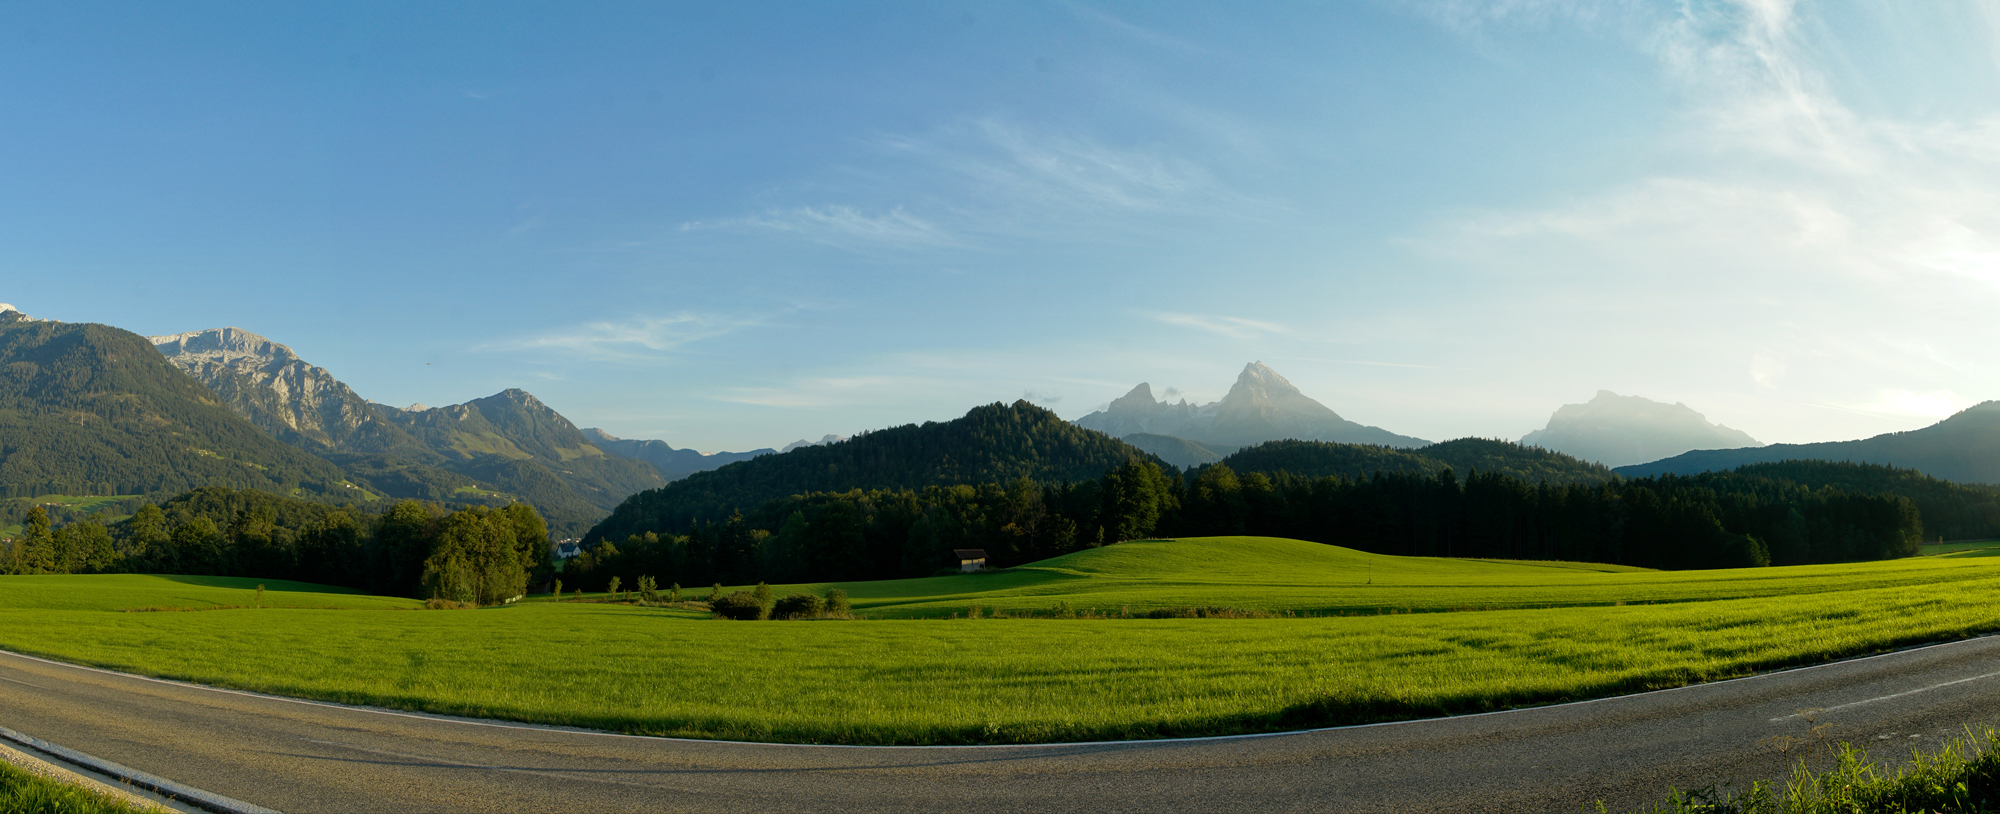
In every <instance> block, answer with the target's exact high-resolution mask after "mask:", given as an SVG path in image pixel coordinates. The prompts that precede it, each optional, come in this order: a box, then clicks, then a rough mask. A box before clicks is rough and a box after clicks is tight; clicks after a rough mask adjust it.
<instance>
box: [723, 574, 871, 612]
mask: <svg viewBox="0 0 2000 814" xmlns="http://www.w3.org/2000/svg"><path fill="white" fill-rule="evenodd" d="M718 593H719V591H718ZM708 606H709V609H710V610H711V611H713V612H714V614H715V618H717V619H736V620H742V621H747V620H752V619H827V618H834V619H845V618H848V617H850V616H852V615H853V611H854V607H853V605H852V603H850V602H849V600H848V598H847V592H846V591H843V590H841V589H839V588H834V589H832V590H830V591H827V592H826V596H825V597H821V596H819V595H818V594H810V593H798V594H787V595H786V596H785V597H784V598H782V599H776V600H774V599H772V591H771V586H769V585H766V584H763V583H761V582H760V583H758V584H757V588H756V590H754V591H737V592H735V593H732V594H729V595H728V596H717V597H712V598H710V599H709V601H708Z"/></svg>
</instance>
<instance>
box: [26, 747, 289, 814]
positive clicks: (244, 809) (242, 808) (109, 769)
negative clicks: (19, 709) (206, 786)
mask: <svg viewBox="0 0 2000 814" xmlns="http://www.w3.org/2000/svg"><path fill="white" fill-rule="evenodd" d="M0 738H5V739H7V740H10V741H13V742H15V743H18V744H21V745H22V746H26V747H28V748H30V749H33V750H35V751H38V752H43V753H46V754H50V755H54V756H56V757H59V758H62V759H63V760H66V761H69V762H71V763H74V764H76V765H78V766H83V767H85V768H88V769H90V770H91V771H93V772H97V773H98V774H102V775H107V776H110V777H115V778H118V779H119V780H122V781H125V782H127V783H131V784H132V785H135V786H138V787H140V788H144V789H149V790H151V791H154V792H157V793H159V794H161V795H163V796H166V797H170V798H173V799H175V800H180V801H183V802H186V803H188V804H189V805H193V806H195V807H197V808H203V809H207V810H209V811H214V812H217V814H280V812H278V811H276V810H273V809H269V808H265V807H263V806H260V805H255V804H253V803H246V802H243V801H242V800H238V799H236V798H234V797H224V796H222V795H220V794H216V793H213V792H207V791H202V790H201V789H198V788H194V787H193V786H184V785H181V784H179V783H176V782H174V781H172V780H168V779H166V778H164V777H160V776H158V775H153V774H147V773H145V772H142V771H139V770H138V769H133V768H128V767H125V766H121V765H119V764H116V763H112V762H111V761H109V760H105V759H103V758H98V757H92V756H90V755H86V754H84V753H82V752H79V751H76V750H75V749H69V748H65V747H62V746H57V745H55V744H53V743H49V742H48V741H45V740H42V739H41V738H37V737H34V736H32V735H23V734H21V733H19V732H15V731H14V730H12V729H8V728H6V727H4V726H0Z"/></svg>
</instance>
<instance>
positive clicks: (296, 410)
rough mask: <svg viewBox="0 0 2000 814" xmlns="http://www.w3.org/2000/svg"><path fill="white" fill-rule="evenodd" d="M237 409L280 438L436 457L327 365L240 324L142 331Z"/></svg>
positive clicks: (339, 448)
mask: <svg viewBox="0 0 2000 814" xmlns="http://www.w3.org/2000/svg"><path fill="white" fill-rule="evenodd" d="M148 338H149V339H151V340H152V342H153V345H154V346H155V347H157V348H159V349H160V353H162V354H164V355H165V356H166V357H167V359H168V360H169V361H171V362H173V363H174V364H175V365H176V366H178V367H179V368H180V369H182V370H185V371H187V373H188V375H190V376H193V377H194V378H195V379H196V380H198V381H200V382H201V383H202V384H205V385H208V388H209V389H210V390H213V391H215V394H216V396H217V397H219V398H221V399H222V401H223V403H224V404H225V405H226V406H228V407H229V408H230V409H231V410H233V411H235V412H236V414H238V415H241V416H243V417H244V418H247V419H249V420H250V422H251V423H253V424H256V425H257V426H258V427H260V428H262V429H263V430H264V431H265V432H268V433H270V434H271V435H273V436H275V437H277V438H278V439H279V440H282V441H285V442H287V443H290V444H293V445H296V446H301V447H305V448H306V449H320V450H329V451H340V452H371V453H372V452H384V453H386V452H394V453H398V454H403V455H407V456H411V457H412V459H413V460H418V461H424V460H428V459H429V458H432V457H435V456H433V455H430V454H428V453H427V451H426V450H424V448H423V446H422V445H421V444H419V443H418V442H417V441H416V440H415V439H413V438H410V437H409V435H408V434H407V433H404V432H403V431H401V430H400V429H398V428H397V427H395V426H394V425H392V424H390V423H388V422H386V421H384V420H383V419H382V416H381V415H380V414H379V413H377V412H376V411H375V409H374V408H373V407H371V406H370V405H369V403H368V402H367V401H366V400H364V399H362V398H361V397H360V396H359V395H356V394H355V392H354V391H353V390H352V389H351V388H349V387H348V386H347V385H346V384H344V383H342V382H341V381H340V380H339V379H336V378H334V377H333V374H332V373H329V372H327V370H326V368H323V367H317V366H314V365H311V364H307V363H306V361H305V360H303V359H300V358H299V356H298V354H296V353H293V352H292V349H291V348H288V347H286V346H284V345H280V344H278V343H276V342H273V341H271V340H269V339H265V338H264V337H261V336H258V335H256V334H253V333H250V332H249V331H245V330H243V329H241V328H217V329H212V330H206V331H190V332H188V333H180V334H174V335H172V336H154V337H148Z"/></svg>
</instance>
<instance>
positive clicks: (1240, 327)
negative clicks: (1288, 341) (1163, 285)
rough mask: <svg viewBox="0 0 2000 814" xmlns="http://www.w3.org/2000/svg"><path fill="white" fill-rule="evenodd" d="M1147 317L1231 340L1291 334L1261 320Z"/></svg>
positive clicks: (1176, 315) (1178, 315) (1169, 314)
mask: <svg viewBox="0 0 2000 814" xmlns="http://www.w3.org/2000/svg"><path fill="white" fill-rule="evenodd" d="M1147 316H1149V317H1152V318H1153V319H1156V320H1159V321H1160V322H1164V323H1166V324H1168V325H1178V326H1180V327H1183V328H1194V329H1196V330H1202V331H1207V332H1209V333H1212V334H1219V335H1221V336H1226V337H1229V338H1231V339H1262V338H1264V337H1266V336H1271V335H1281V336H1286V335H1290V334H1291V333H1292V329H1291V327H1290V326H1286V325H1281V324H1279V323H1276V322H1269V321H1266V320H1261V319H1245V318H1243V317H1228V316H1216V315H1211V314H1181V313H1174V312H1167V311H1163V312H1158V313H1151V314H1147Z"/></svg>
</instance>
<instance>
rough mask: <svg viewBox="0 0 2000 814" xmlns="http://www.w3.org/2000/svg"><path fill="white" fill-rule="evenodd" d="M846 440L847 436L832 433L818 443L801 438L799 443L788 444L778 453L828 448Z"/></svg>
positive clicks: (821, 438)
mask: <svg viewBox="0 0 2000 814" xmlns="http://www.w3.org/2000/svg"><path fill="white" fill-rule="evenodd" d="M845 440H847V436H845V435H834V434H832V433H828V434H826V435H824V436H821V437H820V439H819V440H818V441H807V440H806V439H804V438H801V439H799V440H797V441H793V442H791V443H789V444H786V445H785V446H784V448H783V449H780V450H778V451H779V452H791V451H792V450H795V449H798V448H799V447H823V446H826V445H827V444H838V443H840V442H842V441H845Z"/></svg>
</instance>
